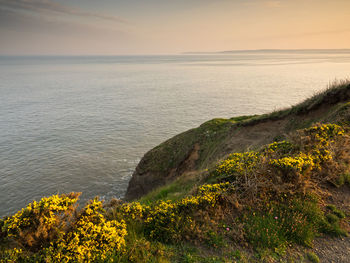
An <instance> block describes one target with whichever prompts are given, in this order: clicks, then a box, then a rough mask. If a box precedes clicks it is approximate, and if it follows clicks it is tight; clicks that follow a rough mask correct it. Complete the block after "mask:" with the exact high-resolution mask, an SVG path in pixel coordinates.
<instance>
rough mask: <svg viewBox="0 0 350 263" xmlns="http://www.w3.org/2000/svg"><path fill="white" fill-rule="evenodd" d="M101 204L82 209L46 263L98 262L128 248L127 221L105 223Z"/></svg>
mask: <svg viewBox="0 0 350 263" xmlns="http://www.w3.org/2000/svg"><path fill="white" fill-rule="evenodd" d="M103 212H104V211H103V209H102V203H101V202H100V201H98V200H96V199H94V200H91V201H90V202H89V204H87V206H86V207H85V208H84V209H83V211H82V212H81V213H80V215H79V216H78V217H77V219H76V221H75V222H74V223H73V224H72V226H71V230H70V231H68V232H66V233H61V235H60V236H59V237H58V238H57V240H56V241H55V242H52V243H51V246H50V247H49V248H47V249H45V250H44V256H45V261H46V262H99V261H104V260H106V259H108V258H110V257H111V256H112V255H113V254H115V253H116V252H122V249H123V247H124V246H125V239H124V237H125V235H126V234H127V232H126V224H125V222H124V221H120V222H117V221H115V220H111V221H106V219H105V217H104V216H103V214H102V213H103Z"/></svg>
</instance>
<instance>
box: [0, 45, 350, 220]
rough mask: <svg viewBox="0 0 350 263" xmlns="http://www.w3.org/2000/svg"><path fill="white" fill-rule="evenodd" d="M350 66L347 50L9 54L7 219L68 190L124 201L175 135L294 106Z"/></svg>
mask: <svg viewBox="0 0 350 263" xmlns="http://www.w3.org/2000/svg"><path fill="white" fill-rule="evenodd" d="M349 69H350V54H349V53H346V52H345V53H344V52H343V53H337V52H332V53H327V52H321V53H312V52H311V53H307V52H306V53H305V52H299V53H295V52H291V53H283V52H277V53H273V52H270V53H264V52H252V53H246V52H243V53H233V54H211V55H210V54H197V55H179V56H124V57H0V92H1V93H0V94H1V96H0V113H1V114H0V201H1V202H0V216H4V215H7V214H9V213H12V212H14V211H16V210H18V209H20V208H21V207H23V206H24V205H26V204H27V203H28V202H30V201H32V200H33V199H39V198H40V197H42V196H44V195H50V194H54V193H58V192H59V193H63V192H70V191H78V192H83V196H82V198H83V199H84V200H86V199H88V198H91V197H93V196H96V195H99V196H101V197H102V198H111V197H113V196H116V197H121V196H122V195H123V194H124V192H125V190H126V187H127V183H128V180H129V179H130V176H131V174H132V171H133V169H134V168H135V166H136V164H137V163H138V161H139V160H140V158H141V157H142V155H143V154H144V153H145V152H146V151H148V150H149V149H151V148H152V147H154V146H156V145H157V144H159V143H160V142H162V141H164V140H165V139H167V138H169V137H171V136H173V135H175V134H177V133H179V132H182V131H185V130H187V129H189V128H193V127H195V126H198V125H199V124H201V123H202V122H204V121H206V120H208V119H211V118H215V117H233V116H237V115H242V114H244V115H247V114H260V113H266V112H268V111H272V110H274V109H278V108H281V107H286V106H290V105H292V104H295V103H297V102H299V101H301V100H302V99H304V98H305V97H306V96H310V95H312V94H313V93H314V92H315V91H317V90H320V89H323V88H325V87H326V85H327V83H329V82H330V81H333V80H335V79H343V78H346V77H349Z"/></svg>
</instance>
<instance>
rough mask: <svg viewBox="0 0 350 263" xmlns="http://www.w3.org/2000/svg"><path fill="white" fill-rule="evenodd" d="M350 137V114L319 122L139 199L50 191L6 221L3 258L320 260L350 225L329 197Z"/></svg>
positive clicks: (343, 168)
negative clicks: (328, 242)
mask: <svg viewBox="0 0 350 263" xmlns="http://www.w3.org/2000/svg"><path fill="white" fill-rule="evenodd" d="M342 90H343V89H342ZM328 92H332V91H328ZM318 96H321V95H318ZM321 97H322V99H321ZM321 97H320V98H319V99H313V100H311V101H309V103H311V104H310V105H313V106H312V107H320V105H321V104H320V103H319V101H321V102H322V103H324V102H325V100H326V98H324V97H323V96H321ZM301 105H303V106H300V107H301V108H304V107H306V106H305V105H304V104H301ZM317 105H318V106H317ZM253 118H255V117H253ZM250 119H251V118H250V117H244V118H241V119H240V120H239V121H249V120H250ZM235 121H236V120H229V122H235ZM226 124H227V121H226V120H215V121H214V122H213V121H211V122H209V123H207V124H205V125H204V126H206V127H209V126H210V127H211V129H212V130H213V131H214V130H215V129H216V128H215V126H217V125H218V126H221V125H226ZM349 139H350V128H349V127H348V126H347V125H346V124H345V123H342V124H339V123H338V124H330V123H328V124H316V125H313V126H311V127H308V128H304V129H300V130H297V131H293V132H291V133H289V134H287V135H285V136H283V139H281V140H279V141H275V142H273V143H270V144H267V145H264V146H262V147H260V148H259V149H255V150H251V151H245V152H240V153H230V154H229V155H227V156H226V157H225V158H223V159H222V160H221V161H219V162H217V163H215V164H214V165H213V166H211V167H210V168H209V169H205V170H201V171H196V172H191V173H185V174H184V175H183V176H180V177H178V179H176V180H175V181H173V182H172V183H169V184H168V185H166V186H163V187H160V188H158V189H156V190H153V191H152V192H150V193H149V194H147V195H146V196H144V197H142V198H141V199H139V200H136V201H134V202H124V201H122V200H111V201H109V202H108V203H106V204H104V205H103V203H102V202H101V201H99V200H98V199H93V200H91V201H90V202H88V203H87V204H86V206H85V207H83V208H82V209H78V207H77V205H76V203H77V200H78V197H79V193H71V194H68V195H54V196H51V197H45V198H43V199H41V200H40V201H39V202H36V201H34V202H32V203H31V204H29V205H28V206H27V207H26V208H23V209H22V210H21V211H19V212H17V213H16V214H14V215H12V216H9V217H6V218H3V219H1V220H0V262H262V261H267V262H273V261H276V260H280V259H281V260H282V259H283V258H286V257H287V258H289V259H290V258H291V259H292V260H293V258H292V257H293V256H289V255H290V251H293V249H294V248H296V247H299V248H305V249H307V250H308V251H309V252H307V253H306V254H305V255H306V258H307V259H308V260H309V261H311V262H319V258H318V256H317V255H316V254H314V253H313V252H311V251H310V249H312V247H313V245H314V239H315V238H316V237H318V236H323V237H327V236H332V237H341V236H346V235H347V231H346V229H348V227H349V225H348V224H349V220H348V216H347V215H348V212H349V211H343V210H342V209H343V208H341V207H339V206H338V203H336V202H332V200H333V201H334V199H329V198H328V197H329V196H330V195H332V194H333V193H335V192H336V191H338V190H340V189H345V188H346V189H347V187H349V186H348V184H349V174H350V154H349V152H350V141H349ZM297 256H298V254H297V253H296V254H295V258H294V259H295V260H297V259H296V257H297Z"/></svg>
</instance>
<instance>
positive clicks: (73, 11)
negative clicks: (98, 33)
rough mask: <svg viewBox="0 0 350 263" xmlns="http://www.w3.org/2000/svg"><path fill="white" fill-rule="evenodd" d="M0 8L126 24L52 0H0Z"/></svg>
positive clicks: (112, 17) (119, 20)
mask: <svg viewBox="0 0 350 263" xmlns="http://www.w3.org/2000/svg"><path fill="white" fill-rule="evenodd" d="M0 5H1V7H2V8H7V9H11V10H22V11H34V12H48V11H49V12H53V13H57V14H67V15H71V16H83V17H95V18H98V19H103V20H110V21H114V22H118V23H126V21H125V20H123V19H121V18H119V17H116V16H110V15H105V14H101V13H94V12H88V11H85V10H82V9H77V8H72V7H68V6H65V5H62V4H59V3H56V2H54V1H52V0H0Z"/></svg>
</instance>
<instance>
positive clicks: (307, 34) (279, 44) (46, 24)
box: [0, 0, 350, 55]
mask: <svg viewBox="0 0 350 263" xmlns="http://www.w3.org/2000/svg"><path fill="white" fill-rule="evenodd" d="M349 17H350V1H349V0H0V54H2V55H136V54H178V53H182V52H215V51H225V50H247V49H309V48H310V49H337V48H350V22H349Z"/></svg>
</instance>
